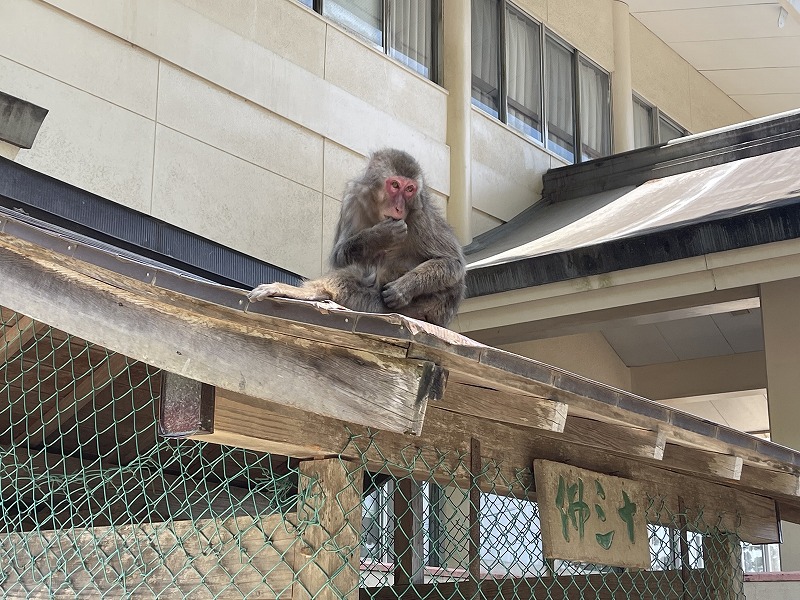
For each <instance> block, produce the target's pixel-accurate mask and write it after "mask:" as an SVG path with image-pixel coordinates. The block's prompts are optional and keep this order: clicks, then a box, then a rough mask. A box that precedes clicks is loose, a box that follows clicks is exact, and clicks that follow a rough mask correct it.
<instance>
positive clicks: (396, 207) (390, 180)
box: [383, 175, 418, 221]
mask: <svg viewBox="0 0 800 600" xmlns="http://www.w3.org/2000/svg"><path fill="white" fill-rule="evenodd" d="M384 188H385V190H386V198H387V200H388V206H386V207H385V208H384V212H383V216H384V217H389V218H391V219H395V220H396V221H399V220H401V219H405V218H406V217H407V216H408V211H409V208H410V207H411V205H412V203H413V200H414V198H415V197H416V195H417V189H418V184H417V182H416V180H414V179H409V178H407V177H400V176H399V175H392V176H391V177H387V178H386V183H385V184H384Z"/></svg>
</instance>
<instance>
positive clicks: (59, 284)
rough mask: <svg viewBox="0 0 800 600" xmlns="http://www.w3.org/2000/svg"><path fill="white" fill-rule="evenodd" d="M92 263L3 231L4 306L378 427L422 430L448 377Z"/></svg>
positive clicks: (219, 381)
mask: <svg viewBox="0 0 800 600" xmlns="http://www.w3.org/2000/svg"><path fill="white" fill-rule="evenodd" d="M91 269H92V266H91V265H88V264H87V263H84V262H82V261H77V260H74V259H70V258H68V257H64V256H60V255H56V254H55V253H53V252H49V251H46V250H44V249H42V248H41V247H39V246H36V245H33V244H29V243H27V242H24V241H22V240H19V239H16V238H11V237H9V236H7V235H3V234H0V278H1V279H2V280H3V285H2V286H0V305H3V306H6V307H8V308H10V309H12V310H19V311H21V312H25V314H29V315H30V316H31V317H32V318H34V319H36V320H39V321H42V322H45V323H47V324H49V325H51V326H53V327H56V328H58V329H62V330H64V331H67V332H69V333H71V334H73V335H76V336H78V337H81V338H83V339H85V340H87V341H90V342H94V343H96V344H99V345H101V346H103V347H105V348H108V349H110V350H112V351H115V352H119V353H120V354H124V355H126V356H129V357H131V358H134V359H136V360H142V361H144V362H147V363H148V364H151V365H154V366H156V367H158V368H161V369H165V370H167V371H170V372H173V373H178V374H180V375H183V376H185V377H189V378H191V379H196V380H198V381H204V382H208V383H211V384H213V385H216V386H218V387H224V388H226V389H235V390H240V391H242V392H244V393H247V394H249V395H251V396H253V397H256V398H258V397H261V398H269V399H270V400H272V401H273V402H278V403H283V404H286V405H289V406H295V407H298V408H302V409H304V410H306V411H309V412H312V413H317V414H321V415H326V416H335V417H338V418H343V419H346V420H348V421H350V422H353V423H360V424H363V425H369V426H371V427H375V428H378V429H385V430H389V431H395V432H407V431H408V432H412V433H419V431H420V429H421V427H422V421H423V417H424V414H425V408H426V405H427V402H428V400H429V399H437V398H438V397H440V395H441V392H442V390H443V389H444V381H446V373H445V372H444V371H443V370H442V369H440V368H438V367H437V366H436V365H434V364H432V363H430V362H428V361H419V360H406V359H399V358H395V357H393V356H388V355H387V356H383V355H378V354H375V353H373V352H369V351H363V350H355V349H350V348H344V347H341V346H337V345H334V344H329V343H325V342H322V341H310V340H308V339H301V338H298V337H294V336H290V335H286V334H281V333H277V332H275V331H270V330H268V329H264V328H262V327H259V325H258V321H257V320H256V319H249V320H247V321H248V322H247V323H243V322H242V321H243V319H242V313H241V311H236V310H233V309H226V308H225V307H221V306H219V307H216V309H215V312H216V317H212V316H206V317H203V318H199V317H198V314H197V313H198V305H199V303H197V302H194V303H193V302H189V301H188V300H187V299H186V298H185V297H183V296H181V299H182V302H181V304H180V305H178V304H170V303H168V302H164V301H162V300H156V299H149V298H146V297H143V296H142V294H140V293H136V292H129V291H127V290H125V289H122V288H121V287H117V286H116V285H110V284H109V283H107V280H109V279H115V278H119V276H118V275H116V274H113V273H111V272H109V271H106V270H105V269H100V268H94V269H95V271H96V272H97V273H96V274H95V276H94V277H91V276H89V275H87V274H86V273H84V271H91ZM165 295H166V294H162V296H165ZM87 306H91V307H92V312H93V315H94V318H92V319H86V318H85V317H84V313H85V311H86V307H87Z"/></svg>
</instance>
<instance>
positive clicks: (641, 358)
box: [603, 325, 678, 367]
mask: <svg viewBox="0 0 800 600" xmlns="http://www.w3.org/2000/svg"><path fill="white" fill-rule="evenodd" d="M603 335H604V336H605V337H606V340H607V341H608V343H609V344H610V345H611V347H612V348H613V349H614V351H615V352H616V353H617V356H619V357H620V359H621V360H622V362H624V363H625V364H626V365H628V366H629V367H640V366H643V365H652V364H656V363H665V362H674V361H676V360H678V357H677V355H676V354H675V353H674V352H673V351H672V349H671V348H670V347H669V344H667V342H666V340H665V339H664V336H662V335H661V332H660V331H659V330H658V327H656V325H636V326H634V327H617V328H613V329H604V330H603Z"/></svg>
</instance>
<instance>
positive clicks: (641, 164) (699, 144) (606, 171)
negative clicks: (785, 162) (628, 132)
mask: <svg viewBox="0 0 800 600" xmlns="http://www.w3.org/2000/svg"><path fill="white" fill-rule="evenodd" d="M797 146H800V111H793V112H790V113H784V114H782V115H779V116H778V117H768V118H765V119H759V120H756V121H749V122H747V123H744V124H738V125H735V126H732V127H726V128H724V129H720V130H715V131H711V132H708V133H702V134H698V135H694V136H688V137H685V138H679V139H677V140H673V141H672V142H668V143H666V144H661V145H658V146H649V147H647V148H639V149H638V150H631V151H629V152H623V153H621V154H614V155H613V156H608V157H605V158H598V159H595V160H592V161H588V162H585V163H579V164H577V165H569V166H566V167H559V168H557V169H551V170H549V171H548V172H547V173H545V175H544V177H543V178H542V181H543V184H544V188H543V190H542V200H543V201H544V202H547V203H553V202H561V201H564V200H570V199H572V198H579V197H581V196H588V195H590V194H596V193H598V192H602V191H605V190H610V189H616V188H619V187H625V186H630V185H639V184H642V183H644V182H645V181H650V180H651V179H658V178H661V177H667V176H669V175H677V174H679V173H688V172H689V171H695V170H697V169H702V168H705V167H711V166H714V165H721V164H724V163H727V162H731V161H734V160H740V159H743V158H749V157H751V156H759V155H761V154H767V153H769V152H777V151H778V150H786V149H787V148H795V147H797Z"/></svg>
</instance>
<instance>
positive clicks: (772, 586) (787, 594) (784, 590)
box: [744, 581, 800, 600]
mask: <svg viewBox="0 0 800 600" xmlns="http://www.w3.org/2000/svg"><path fill="white" fill-rule="evenodd" d="M744 595H745V597H746V598H747V600H790V599H791V598H800V581H748V582H745V584H744Z"/></svg>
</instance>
